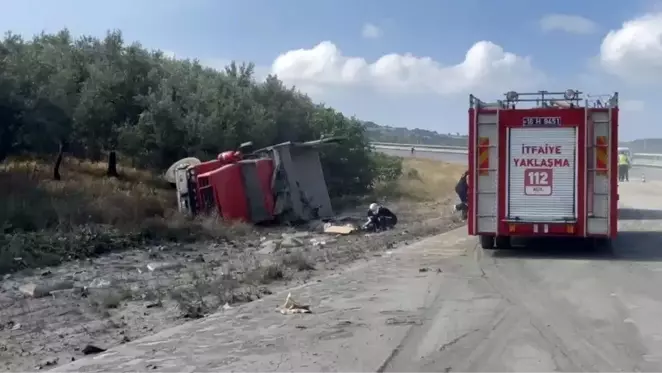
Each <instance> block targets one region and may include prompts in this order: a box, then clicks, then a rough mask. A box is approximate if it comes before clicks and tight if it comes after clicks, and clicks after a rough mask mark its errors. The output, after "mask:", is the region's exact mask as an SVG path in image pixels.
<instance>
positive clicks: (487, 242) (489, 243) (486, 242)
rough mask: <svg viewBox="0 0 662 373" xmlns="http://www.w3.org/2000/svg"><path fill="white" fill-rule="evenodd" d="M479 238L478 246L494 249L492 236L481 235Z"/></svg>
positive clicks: (484, 248)
mask: <svg viewBox="0 0 662 373" xmlns="http://www.w3.org/2000/svg"><path fill="white" fill-rule="evenodd" d="M479 239H480V247H481V248H483V250H492V249H494V236H487V235H482V236H479Z"/></svg>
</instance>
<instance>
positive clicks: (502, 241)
mask: <svg viewBox="0 0 662 373" xmlns="http://www.w3.org/2000/svg"><path fill="white" fill-rule="evenodd" d="M495 242H496V247H497V249H510V236H497V238H496V241H495Z"/></svg>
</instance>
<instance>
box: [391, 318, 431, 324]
mask: <svg viewBox="0 0 662 373" xmlns="http://www.w3.org/2000/svg"><path fill="white" fill-rule="evenodd" d="M386 325H423V322H422V321H421V320H420V319H419V318H416V317H412V316H404V317H390V318H388V319H387V320H386Z"/></svg>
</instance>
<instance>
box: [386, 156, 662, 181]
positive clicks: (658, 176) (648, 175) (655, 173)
mask: <svg viewBox="0 0 662 373" xmlns="http://www.w3.org/2000/svg"><path fill="white" fill-rule="evenodd" d="M379 151H382V152H384V153H386V154H391V155H397V156H400V157H411V156H412V155H411V152H409V151H402V150H390V149H388V150H387V149H380V150H379ZM414 156H415V157H421V158H430V159H438V160H441V161H446V162H453V163H466V162H468V161H467V156H466V155H464V154H456V153H438V152H424V151H420V150H418V151H416V153H415V154H414ZM642 176H644V177H645V179H646V180H647V181H648V180H659V181H662V169H661V168H650V167H633V168H632V170H631V171H630V177H631V178H632V179H633V180H634V179H637V180H641V177H642Z"/></svg>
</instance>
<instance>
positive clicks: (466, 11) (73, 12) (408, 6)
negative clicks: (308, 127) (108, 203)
mask: <svg viewBox="0 0 662 373" xmlns="http://www.w3.org/2000/svg"><path fill="white" fill-rule="evenodd" d="M0 3H1V4H2V7H3V12H2V14H0V28H2V29H4V30H11V31H14V32H17V33H21V34H24V35H31V34H35V33H38V32H40V31H42V30H46V31H48V32H52V31H57V30H59V29H61V28H64V27H67V28H69V29H70V30H71V31H72V32H73V33H74V34H91V35H95V36H102V35H103V34H104V33H105V31H106V30H108V29H120V30H122V31H123V32H124V35H125V38H126V39H127V40H128V41H133V40H138V41H140V42H142V43H143V45H144V46H146V47H149V48H158V49H162V50H165V51H168V52H169V53H173V54H175V55H176V56H181V57H191V58H199V59H200V60H201V61H202V62H203V63H205V64H208V65H210V66H214V67H222V66H223V64H224V63H226V62H227V61H229V60H232V59H235V60H241V61H243V60H246V61H253V62H255V63H256V64H257V65H258V67H259V71H260V73H261V74H266V73H268V72H277V73H279V75H280V76H283V77H284V79H285V80H286V81H287V82H288V83H290V84H296V85H297V86H299V87H301V89H303V90H305V91H307V92H309V93H310V94H311V96H312V97H313V98H314V99H316V100H319V101H324V102H326V103H328V104H329V105H332V106H334V107H336V108H338V109H340V110H342V111H343V112H345V113H346V114H349V115H352V114H356V115H357V116H358V117H360V118H361V119H365V120H373V121H375V122H377V123H380V124H386V125H394V126H406V127H420V128H427V129H433V130H437V131H439V132H462V133H463V132H466V122H467V121H466V109H467V96H468V94H469V93H477V94H478V93H480V95H479V96H480V97H481V98H485V99H490V98H498V96H499V94H500V93H502V92H505V91H508V90H510V89H517V88H520V87H521V88H522V89H524V88H529V89H535V90H538V89H560V90H565V89H566V88H570V87H573V88H577V89H581V90H586V91H590V92H594V93H607V92H610V91H617V90H618V91H620V92H621V97H622V99H623V101H624V110H623V113H622V126H625V125H627V126H628V131H621V137H622V138H624V139H632V138H637V137H645V136H659V137H662V126H660V125H658V124H657V123H655V118H657V117H659V116H660V115H661V114H662V111H660V110H661V109H659V108H658V107H657V106H659V105H656V101H658V97H659V100H662V95H660V94H658V93H657V92H656V90H655V86H656V85H659V82H660V77H662V65H658V63H656V62H655V61H656V59H657V60H662V41H660V40H662V38H660V37H658V38H657V39H656V38H649V39H651V40H645V41H644V42H642V41H641V40H639V41H637V40H634V41H628V40H629V39H628V38H629V36H628V35H631V34H633V32H634V34H635V35H639V39H641V35H644V34H650V35H657V36H662V16H660V19H656V18H654V16H655V15H659V14H658V13H657V12H658V11H660V10H662V7H660V6H659V3H657V2H655V1H652V0H634V1H613V0H607V1H600V2H592V1H584V2H582V1H576V0H575V1H567V0H560V1H554V2H546V1H536V2H535V3H534V2H532V1H530V0H529V1H527V0H500V1H487V0H462V1H460V0H457V1H450V0H414V1H402V0H400V1H396V0H382V1H376V0H353V1H352V0H335V1H332V0H316V1H311V0H270V1H269V0H244V1H225V0H215V1H214V0H188V1H183V0H182V1H179V0H161V1H155V0H133V1H127V0H116V1H113V2H105V1H104V2H101V1H93V0H88V1H80V0H58V1H47V0H41V1H38V0H23V1H10V0H0ZM533 4H535V6H532V5H533ZM555 14H556V15H563V16H564V17H566V18H559V17H557V18H556V20H554V18H553V17H552V18H549V16H550V15H555ZM647 14H649V15H650V17H653V19H650V20H648V21H646V22H640V23H641V24H639V26H640V27H638V28H637V27H635V28H634V31H632V30H633V29H632V28H631V29H630V31H628V30H625V31H628V32H629V33H628V32H621V33H620V34H618V35H616V36H614V38H613V40H612V41H611V42H610V43H607V44H606V45H605V44H604V43H603V42H604V41H605V40H606V39H605V36H606V35H607V33H608V32H609V31H613V32H615V33H618V32H619V31H623V30H622V29H623V24H624V22H626V21H630V20H637V19H638V18H640V17H643V16H646V15H647ZM569 16H572V17H574V18H567V17H569ZM579 17H583V18H585V19H586V22H589V23H583V24H578V25H577V24H574V23H577V22H579V21H578V19H579V20H581V19H580V18H579ZM545 19H547V23H545ZM573 22H574V23H573ZM369 25H371V26H369ZM573 25H574V26H573ZM635 26H636V25H635ZM364 31H365V32H364ZM635 39H636V38H635ZM480 41H488V42H490V43H489V44H481V45H479V47H480V48H476V49H475V51H476V54H475V55H476V56H477V57H476V60H475V61H476V62H475V64H474V65H472V66H474V67H471V68H469V67H467V66H468V65H467V66H464V67H456V68H454V67H453V66H454V65H458V64H461V63H462V62H463V60H464V59H465V54H466V53H467V51H468V50H469V49H470V48H472V46H474V44H475V43H477V42H480ZM321 42H327V43H326V44H324V46H323V48H318V49H315V50H313V48H314V47H315V46H317V45H318V44H319V43H321ZM628 43H630V44H628ZM642 43H643V44H642ZM601 45H602V46H603V47H604V48H603V54H602V55H601ZM642 45H643V47H642ZM656 48H657V49H656ZM293 50H302V51H300V53H298V54H297V53H295V54H293V53H289V54H288V52H289V51H293ZM481 51H482V52H481ZM606 51H611V54H609V53H607V52H606ZM619 51H620V52H619ZM479 52H480V53H479ZM503 53H509V55H507V56H506V55H504V54H503ZM655 53H657V54H655ZM658 54H659V55H658ZM388 55H391V56H390V57H388V58H384V57H383V56H388ZM279 56H280V59H279ZM481 56H482V57H481ZM347 57H356V58H359V59H360V60H356V59H355V60H352V61H353V63H352V64H348V63H347V61H348V59H347ZM424 57H428V59H424ZM479 57H480V58H479ZM483 57H484V59H482V58H483ZM658 57H659V58H658ZM277 59H279V64H274V61H276V60H277ZM380 59H381V60H380ZM605 60H606V61H607V62H604V61H605ZM357 61H358V62H357ZM361 61H362V62H361ZM376 61H380V62H383V63H380V64H375V62H376ZM350 62H351V61H350ZM348 66H357V67H356V69H350V70H347V69H348ZM342 71H344V72H345V73H343V74H340V73H339V72H342ZM347 71H351V74H349V75H347V74H348V73H347ZM644 73H645V74H647V75H644ZM458 74H459V75H458ZM634 75H636V76H634ZM658 76H659V77H658ZM634 81H636V83H634Z"/></svg>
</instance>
